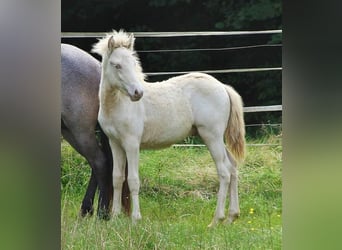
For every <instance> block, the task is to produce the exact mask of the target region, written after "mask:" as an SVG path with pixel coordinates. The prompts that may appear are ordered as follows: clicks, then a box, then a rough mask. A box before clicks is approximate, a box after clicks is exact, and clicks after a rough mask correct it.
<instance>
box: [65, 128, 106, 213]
mask: <svg viewBox="0 0 342 250" xmlns="http://www.w3.org/2000/svg"><path fill="white" fill-rule="evenodd" d="M64 124H65V125H64ZM63 125H64V126H62V135H63V137H64V138H65V139H66V140H67V141H68V142H69V143H70V145H71V146H72V147H73V148H75V149H76V150H77V151H78V152H79V153H80V154H81V155H82V156H84V157H85V158H86V159H87V161H88V162H89V165H90V166H91V168H92V174H91V177H90V181H89V184H88V188H87V192H86V195H85V196H84V199H83V201H82V207H81V211H80V213H81V215H82V216H85V215H86V214H88V213H90V214H92V212H93V203H94V195H95V192H96V188H97V186H98V187H99V191H100V192H99V209H98V215H99V216H100V217H102V218H104V219H107V218H109V203H110V199H111V191H110V190H111V178H110V168H109V167H108V166H109V164H108V162H107V159H106V156H105V154H104V152H103V151H102V149H101V148H100V147H99V145H98V142H97V140H96V136H95V132H94V131H92V132H90V131H82V130H80V129H77V131H76V129H74V130H73V129H69V128H70V127H71V128H73V126H68V124H66V122H64V123H63ZM74 127H75V126H74ZM76 128H77V127H76Z"/></svg>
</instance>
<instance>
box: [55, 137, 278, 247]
mask: <svg viewBox="0 0 342 250" xmlns="http://www.w3.org/2000/svg"><path fill="white" fill-rule="evenodd" d="M247 143H269V144H279V146H248V147H247V158H246V160H245V162H244V164H243V165H241V166H239V198H240V210H241V215H240V218H239V219H238V220H237V221H236V222H234V223H233V224H231V225H223V224H220V225H218V226H217V227H215V228H213V229H208V228H207V225H208V224H209V223H210V222H211V219H212V217H213V214H214V211H215V207H216V198H217V196H216V193H217V190H218V179H217V176H216V169H215V166H214V163H213V161H212V159H211V157H210V155H209V152H208V150H207V149H206V148H205V147H204V148H199V147H196V148H188V147H187V148H168V149H163V150H158V151H142V152H141V156H140V170H139V171H140V180H141V189H140V207H141V213H142V216H143V219H142V221H141V222H139V223H138V224H137V225H132V224H131V221H130V219H129V218H127V217H125V216H124V215H123V216H121V217H118V218H115V219H111V220H109V221H100V220H98V219H97V218H96V216H93V217H89V218H84V219H82V218H79V217H78V212H79V208H80V204H81V200H82V198H83V195H84V193H85V189H86V185H87V181H88V178H89V175H90V168H89V166H88V165H87V162H86V161H85V160H84V159H83V158H82V157H81V156H79V155H78V154H77V153H76V152H75V151H74V150H73V149H72V148H71V147H70V146H69V144H67V143H66V142H65V141H62V144H61V150H62V161H61V165H62V166H61V168H62V176H61V188H62V197H61V199H62V200H61V238H62V239H61V240H62V242H61V245H62V249H281V236H282V216H281V213H282V196H281V153H282V147H281V137H280V136H273V135H272V136H267V137H264V138H263V139H261V140H253V141H251V140H249V141H248V142H247ZM95 206H97V204H96V205H95Z"/></svg>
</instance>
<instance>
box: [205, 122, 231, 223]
mask: <svg viewBox="0 0 342 250" xmlns="http://www.w3.org/2000/svg"><path fill="white" fill-rule="evenodd" d="M198 133H199V134H200V136H201V137H202V139H203V141H204V142H205V144H206V145H207V147H208V149H209V151H210V154H211V156H212V158H213V160H214V162H215V164H216V168H217V173H218V177H219V182H220V187H219V191H218V195H217V206H216V211H215V215H214V218H213V220H212V222H211V223H210V224H209V225H208V227H213V226H215V225H217V223H218V222H219V221H220V220H223V219H224V217H225V213H224V210H225V203H226V199H227V194H228V188H229V185H230V181H231V174H232V172H233V170H232V169H233V164H232V162H231V161H230V160H229V158H228V155H227V153H226V148H225V145H224V142H223V136H221V135H220V134H219V133H215V131H212V129H208V128H207V129H205V128H198Z"/></svg>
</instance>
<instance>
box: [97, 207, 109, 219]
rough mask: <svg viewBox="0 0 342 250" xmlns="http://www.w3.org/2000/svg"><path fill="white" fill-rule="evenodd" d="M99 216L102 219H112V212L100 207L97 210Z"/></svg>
mask: <svg viewBox="0 0 342 250" xmlns="http://www.w3.org/2000/svg"><path fill="white" fill-rule="evenodd" d="M97 217H98V218H99V219H100V220H109V219H110V214H109V212H108V211H106V210H104V209H99V210H98V211H97Z"/></svg>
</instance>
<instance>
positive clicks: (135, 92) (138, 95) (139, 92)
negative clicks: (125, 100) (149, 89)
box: [130, 90, 144, 102]
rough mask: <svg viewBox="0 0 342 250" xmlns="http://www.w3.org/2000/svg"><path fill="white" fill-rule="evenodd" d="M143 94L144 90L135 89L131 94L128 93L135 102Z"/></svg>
mask: <svg viewBox="0 0 342 250" xmlns="http://www.w3.org/2000/svg"><path fill="white" fill-rule="evenodd" d="M143 95H144V91H139V90H135V91H134V94H133V95H130V98H131V101H132V102H136V101H139V100H140V99H141V97H142V96H143Z"/></svg>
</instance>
